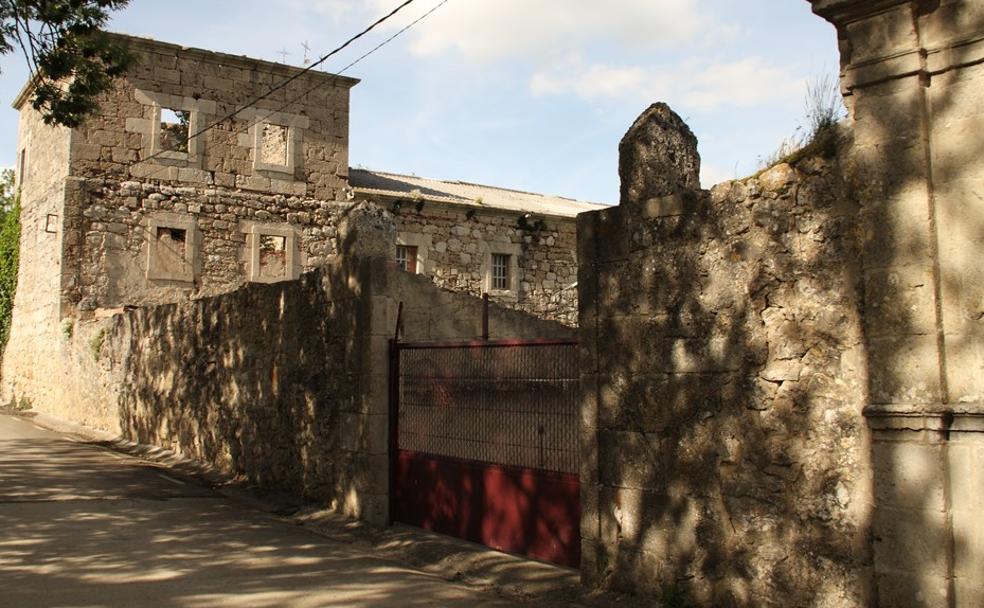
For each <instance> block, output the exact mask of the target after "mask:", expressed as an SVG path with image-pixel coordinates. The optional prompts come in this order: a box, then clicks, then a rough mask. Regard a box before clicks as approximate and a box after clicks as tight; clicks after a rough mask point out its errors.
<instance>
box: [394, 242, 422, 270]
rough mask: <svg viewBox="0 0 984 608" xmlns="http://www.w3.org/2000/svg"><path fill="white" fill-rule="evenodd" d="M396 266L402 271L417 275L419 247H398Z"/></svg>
mask: <svg viewBox="0 0 984 608" xmlns="http://www.w3.org/2000/svg"><path fill="white" fill-rule="evenodd" d="M396 264H397V266H399V267H400V269H401V270H404V271H406V272H409V273H411V274H417V247H416V246H415V245H397V246H396Z"/></svg>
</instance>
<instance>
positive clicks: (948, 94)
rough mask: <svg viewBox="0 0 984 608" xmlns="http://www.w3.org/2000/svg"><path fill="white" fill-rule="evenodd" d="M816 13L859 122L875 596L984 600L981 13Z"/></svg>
mask: <svg viewBox="0 0 984 608" xmlns="http://www.w3.org/2000/svg"><path fill="white" fill-rule="evenodd" d="M813 8H814V11H815V12H817V13H818V14H820V15H822V16H823V17H825V18H826V19H828V20H829V21H831V22H832V23H833V24H834V25H835V26H836V27H837V32H838V38H839V40H840V44H841V68H842V78H841V82H842V89H843V91H844V93H845V99H846V101H847V103H848V106H849V107H850V108H851V111H852V117H853V120H854V125H853V126H854V136H855V142H856V144H855V146H854V149H853V156H854V166H853V167H852V168H851V175H852V180H853V181H854V183H856V184H857V195H858V199H859V201H860V205H861V214H860V216H859V225H860V228H861V232H862V234H863V237H864V238H863V246H862V250H861V259H862V264H863V277H862V278H863V284H864V311H865V315H864V317H863V318H864V334H865V344H866V347H867V350H868V357H867V364H868V367H869V372H868V402H867V403H866V409H865V413H866V415H867V419H868V423H869V425H870V426H871V428H872V429H873V440H874V441H873V444H872V456H871V458H872V460H873V464H874V482H875V499H876V503H875V509H874V514H873V526H872V537H873V547H874V558H875V570H876V575H877V578H876V593H877V602H878V604H879V605H882V606H980V605H984V576H982V574H984V567H982V564H984V524H982V520H981V517H980V514H981V512H984V467H982V466H981V464H982V463H984V264H982V263H981V259H982V252H984V205H982V204H981V192H982V190H984V154H982V151H984V138H982V137H981V133H984V111H982V109H981V104H980V97H981V94H982V93H984V43H982V41H981V40H982V37H984V4H981V3H980V2H974V1H971V0H939V1H936V2H914V1H899V0H895V1H886V2H877V3H876V2H860V1H857V0H815V1H814V2H813Z"/></svg>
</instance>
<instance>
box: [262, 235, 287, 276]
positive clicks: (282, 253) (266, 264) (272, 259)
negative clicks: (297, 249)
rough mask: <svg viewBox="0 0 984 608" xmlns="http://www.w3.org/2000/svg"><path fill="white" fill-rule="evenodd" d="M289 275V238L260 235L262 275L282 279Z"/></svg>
mask: <svg viewBox="0 0 984 608" xmlns="http://www.w3.org/2000/svg"><path fill="white" fill-rule="evenodd" d="M286 274H287V237H285V236H277V235H273V234H261V235H260V275H261V276H263V277H270V278H280V277H284V276H286Z"/></svg>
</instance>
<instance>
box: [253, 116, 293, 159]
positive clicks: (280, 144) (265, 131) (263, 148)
mask: <svg viewBox="0 0 984 608" xmlns="http://www.w3.org/2000/svg"><path fill="white" fill-rule="evenodd" d="M261 127H262V131H261V133H260V150H259V155H260V162H261V163H263V164H265V165H277V166H280V167H286V166H287V138H288V136H289V135H290V132H289V130H288V129H287V127H284V126H281V125H271V124H266V123H265V124H263V125H261Z"/></svg>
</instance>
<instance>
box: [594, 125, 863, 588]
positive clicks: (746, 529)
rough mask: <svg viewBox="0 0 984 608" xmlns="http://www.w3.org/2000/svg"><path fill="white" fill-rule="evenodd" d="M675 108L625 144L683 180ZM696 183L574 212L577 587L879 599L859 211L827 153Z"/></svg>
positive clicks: (685, 135)
mask: <svg viewBox="0 0 984 608" xmlns="http://www.w3.org/2000/svg"><path fill="white" fill-rule="evenodd" d="M669 113H670V111H669V109H668V108H666V107H665V106H662V107H659V106H654V107H653V108H651V109H650V110H649V111H648V114H644V116H643V119H642V120H641V122H637V124H636V126H634V127H633V130H630V132H629V134H628V135H627V136H626V140H630V139H636V138H637V140H638V141H649V142H653V141H655V142H656V143H655V144H651V145H655V146H656V147H658V148H659V149H660V150H675V153H669V152H668V153H666V155H667V156H668V157H669V158H672V159H675V161H676V162H677V163H678V164H679V165H680V166H682V167H683V169H681V170H682V171H690V170H692V167H693V166H699V161H698V162H696V163H691V162H689V161H687V162H683V161H682V159H684V158H687V157H688V156H691V157H694V158H696V152H695V146H696V140H695V139H694V138H693V137H692V135H689V130H686V129H684V130H685V132H684V131H680V132H677V131H676V129H679V128H681V127H679V126H678V125H677V123H676V121H672V120H667V118H666V117H667V116H669ZM674 116H675V115H674ZM670 117H671V118H672V116H670ZM677 120H678V119H677ZM679 124H682V123H679ZM667 125H669V126H667ZM674 125H677V126H674ZM624 146H625V142H623V147H624ZM643 156H644V155H643ZM635 158H637V159H638V158H639V155H635ZM623 162H625V161H624V160H623ZM639 162H646V163H649V161H645V160H643V161H639ZM688 167H689V168H688ZM662 170H663V166H662V165H660V164H658V163H656V164H655V165H654V164H652V163H649V164H648V167H647V168H646V169H645V170H642V171H624V172H622V174H623V177H624V176H626V175H629V176H633V175H636V176H638V175H642V176H643V177H645V175H648V174H651V175H659V174H660V172H661V171H662ZM633 179H634V178H633ZM657 182H658V183H657ZM687 182H688V180H687V179H679V180H678V179H675V178H674V179H660V180H656V181H655V182H654V184H655V186H647V185H646V183H644V180H643V181H642V182H640V183H639V184H635V183H634V184H629V185H628V189H626V187H625V185H624V184H623V191H627V192H630V193H633V194H631V197H630V198H629V199H628V200H623V201H622V204H621V206H619V207H618V208H612V209H610V210H604V211H600V212H593V213H588V214H582V215H581V216H580V217H579V223H578V232H579V234H578V242H579V246H580V250H579V260H580V262H581V266H580V275H579V276H580V280H579V291H580V299H581V318H580V329H579V331H580V336H581V343H582V359H581V374H582V397H583V399H584V402H583V403H584V405H583V412H582V413H583V420H584V429H583V435H582V471H581V483H582V506H583V510H584V514H585V515H584V519H583V522H582V523H583V525H582V538H583V543H584V545H583V555H584V560H583V565H582V567H583V573H584V577H585V579H586V580H587V581H589V582H590V583H592V584H594V585H601V586H610V587H615V588H621V589H630V590H635V591H641V592H645V593H652V594H655V595H660V594H662V593H667V592H670V591H673V592H679V593H682V594H684V595H686V596H688V597H690V598H691V599H692V600H693V601H695V602H696V604H697V605H703V606H711V605H713V606H867V605H869V596H868V593H869V580H870V578H869V577H870V569H871V556H870V549H869V547H868V544H867V542H868V537H867V530H868V527H867V526H868V516H869V507H870V500H871V499H870V494H871V488H870V485H871V484H870V477H869V473H868V463H867V461H868V457H869V454H868V443H867V430H866V427H865V425H864V422H863V418H862V417H861V411H862V408H863V407H864V403H865V389H866V376H865V369H866V368H865V359H864V346H863V342H862V334H861V314H860V311H859V297H860V296H859V279H860V275H859V274H858V267H857V257H858V256H857V247H856V237H855V233H854V231H853V222H854V218H855V216H856V213H857V205H856V203H855V202H853V200H852V197H851V195H850V191H849V189H848V188H847V186H846V185H845V183H844V182H843V181H842V180H841V179H840V178H839V177H838V169H837V166H836V163H835V162H833V161H825V160H822V159H810V160H807V161H803V162H801V163H799V164H798V165H797V166H796V167H790V166H789V165H778V166H776V167H774V168H772V169H771V170H769V171H767V172H765V173H764V174H762V175H761V176H758V177H756V178H751V179H747V180H744V181H740V182H728V183H725V184H722V185H720V186H718V187H716V188H715V189H714V190H713V191H712V192H711V193H707V192H702V191H696V190H689V189H687V188H686V187H683V189H681V187H680V186H679V185H677V184H681V183H682V184H686V183H687ZM660 184H662V185H660ZM646 188H650V189H649V190H647V189H646ZM652 188H656V191H653V190H652Z"/></svg>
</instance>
